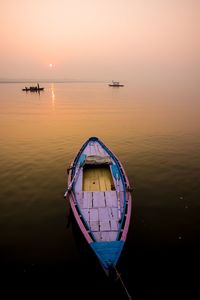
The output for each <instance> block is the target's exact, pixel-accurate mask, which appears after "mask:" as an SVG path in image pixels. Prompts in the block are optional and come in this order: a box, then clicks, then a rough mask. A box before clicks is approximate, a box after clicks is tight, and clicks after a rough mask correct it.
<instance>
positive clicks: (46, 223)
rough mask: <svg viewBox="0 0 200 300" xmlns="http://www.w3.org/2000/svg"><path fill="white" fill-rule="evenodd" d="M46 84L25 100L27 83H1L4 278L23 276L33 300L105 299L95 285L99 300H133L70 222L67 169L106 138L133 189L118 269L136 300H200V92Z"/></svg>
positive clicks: (0, 261)
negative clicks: (48, 299)
mask: <svg viewBox="0 0 200 300" xmlns="http://www.w3.org/2000/svg"><path fill="white" fill-rule="evenodd" d="M26 85H29V84H26ZM43 86H44V87H45V91H44V92H41V93H40V94H38V93H26V92H22V91H21V89H22V87H24V84H19V83H17V84H0V92H1V93H0V132H1V135H0V149H1V150H0V168H1V172H0V188H1V189H0V191H1V194H0V199H1V200H0V228H1V230H0V235H1V237H0V269H1V275H2V276H3V277H4V278H6V281H7V282H10V281H12V282H13V281H15V279H16V278H20V281H19V287H20V288H21V290H20V291H23V290H24V286H25V282H26V284H27V283H28V284H30V288H31V291H36V290H37V287H40V288H41V290H40V292H38V293H40V294H41V293H42V292H43V293H44V294H47V293H49V294H52V293H53V292H55V293H56V295H58V294H59V293H60V295H61V294H62V293H63V292H64V293H65V294H66V299H74V298H78V292H79V291H80V289H79V288H77V287H78V286H80V287H83V286H84V289H83V288H82V289H81V291H82V294H83V298H84V299H86V298H88V299H97V298H98V297H97V296H95V294H94V292H91V291H90V285H91V284H92V285H93V290H96V292H97V294H98V296H99V298H103V297H104V299H110V298H111V297H112V298H113V299H114V297H115V299H126V295H125V293H124V291H123V289H122V288H121V286H120V284H119V281H115V282H110V281H109V280H108V279H107V278H106V277H105V275H104V273H103V271H102V269H101V267H100V266H99V264H98V262H97V260H96V258H94V257H93V255H92V254H91V252H90V251H89V250H88V249H87V244H85V243H84V241H82V239H81V236H80V235H79V232H78V231H77V229H76V226H75V224H74V223H73V222H72V223H70V222H68V221H69V220H71V219H70V218H68V215H69V213H70V210H69V204H68V203H67V201H66V200H64V199H63V193H64V189H65V187H66V184H67V173H66V169H67V167H68V165H69V164H70V162H71V161H72V159H73V158H74V155H75V154H76V152H77V151H78V150H79V149H80V147H81V145H82V144H83V143H84V141H85V140H86V139H87V138H88V137H90V136H97V137H99V138H100V139H102V141H103V142H104V143H105V144H106V145H107V146H108V147H109V148H110V149H111V150H112V151H113V152H114V153H115V154H116V155H117V156H118V157H119V158H120V160H121V162H122V164H123V165H124V168H125V170H126V172H127V175H128V177H129V179H130V182H131V183H132V185H133V186H134V192H133V211H132V221H131V225H130V231H129V235H128V238H127V242H126V245H125V248H124V251H123V253H122V256H121V258H120V261H119V264H118V269H119V271H120V273H121V274H122V278H123V280H124V282H125V283H126V286H127V288H128V290H129V292H130V294H131V295H132V297H133V299H134V300H137V299H183V298H184V299H200V298H198V296H199V297H200V293H199V290H198V277H197V275H196V274H198V273H199V248H198V239H199V236H200V218H199V212H200V204H199V194H200V185H199V181H200V157H199V153H200V122H199V112H200V104H199V95H200V93H199V91H198V90H195V89H191V88H187V87H181V88H176V89H175V88H174V87H170V88H169V87H165V88H164V87H162V88H159V89H158V88H157V89H156V88H152V87H151V88H150V87H144V86H143V87H142V86H137V87H136V86H134V85H131V84H126V85H125V87H124V88H121V89H118V88H114V89H113V88H109V87H108V86H107V84H105V83H54V84H53V83H52V84H49V83H45V84H43ZM88 251H89V252H88ZM30 278H31V279H30ZM47 278H48V281H46V280H44V279H47ZM29 279H30V280H29ZM27 280H28V282H27ZM75 286H76V288H75V290H74V287H75ZM38 291H39V288H38ZM71 292H74V293H75V294H74V296H73V297H72V296H70V295H71ZM76 296H77V297H76Z"/></svg>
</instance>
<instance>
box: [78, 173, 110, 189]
mask: <svg viewBox="0 0 200 300" xmlns="http://www.w3.org/2000/svg"><path fill="white" fill-rule="evenodd" d="M112 184H113V179H112V175H111V172H110V169H109V168H108V167H101V168H99V167H97V168H86V169H84V171H83V190H84V191H91V192H92V191H110V190H111V185H112Z"/></svg>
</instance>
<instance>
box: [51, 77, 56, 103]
mask: <svg viewBox="0 0 200 300" xmlns="http://www.w3.org/2000/svg"><path fill="white" fill-rule="evenodd" d="M54 89H55V88H54V83H52V84H51V103H52V107H53V108H55V92H54Z"/></svg>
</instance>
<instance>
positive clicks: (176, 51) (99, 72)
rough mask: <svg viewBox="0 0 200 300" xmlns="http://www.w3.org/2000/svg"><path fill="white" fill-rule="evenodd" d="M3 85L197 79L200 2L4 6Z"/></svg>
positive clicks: (4, 1)
mask: <svg viewBox="0 0 200 300" xmlns="http://www.w3.org/2000/svg"><path fill="white" fill-rule="evenodd" d="M0 38H1V47H0V66H1V67H0V79H2V78H16V79H20V78H25V79H26V78H39V79H42V78H44V79H53V78H54V79H74V80H108V79H111V80H112V79H122V80H126V79H127V80H128V79H131V78H133V77H135V76H137V75H138V74H154V73H156V72H158V73H159V72H162V73H164V72H168V73H170V74H172V73H173V74H174V73H177V74H183V73H187V74H190V73H192V74H193V73H196V72H198V71H199V65H200V64H199V63H200V1H199V0H169V1H166V0H124V1H122V0H120V1H119V0H84V1H83V0H34V1H33V0H1V2H0Z"/></svg>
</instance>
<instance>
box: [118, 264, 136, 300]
mask: <svg viewBox="0 0 200 300" xmlns="http://www.w3.org/2000/svg"><path fill="white" fill-rule="evenodd" d="M114 269H115V272H116V274H117V278H116V280H118V279H120V281H121V284H122V286H123V288H124V290H125V292H126V294H127V297H128V299H129V300H133V299H132V297H131V295H130V294H129V292H128V290H127V288H126V286H125V284H124V282H123V280H122V276H121V274H120V273H119V272H118V270H117V268H116V267H114Z"/></svg>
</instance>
